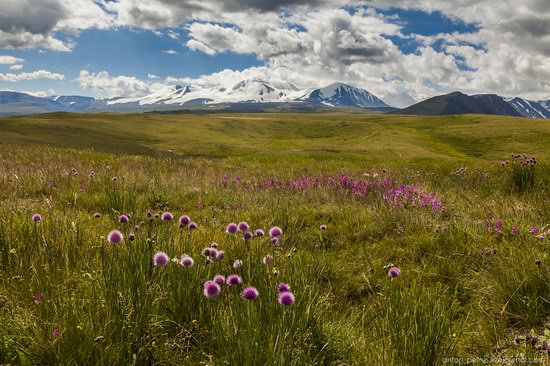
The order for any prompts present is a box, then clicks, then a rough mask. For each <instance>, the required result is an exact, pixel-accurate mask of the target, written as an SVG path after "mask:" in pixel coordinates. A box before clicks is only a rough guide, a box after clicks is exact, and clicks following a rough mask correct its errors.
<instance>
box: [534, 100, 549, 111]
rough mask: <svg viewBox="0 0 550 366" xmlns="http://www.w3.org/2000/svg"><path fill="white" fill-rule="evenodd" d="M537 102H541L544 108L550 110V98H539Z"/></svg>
mask: <svg viewBox="0 0 550 366" xmlns="http://www.w3.org/2000/svg"><path fill="white" fill-rule="evenodd" d="M537 103H538V104H540V105H541V106H542V107H543V108H544V109H546V110H548V111H550V99H547V100H537Z"/></svg>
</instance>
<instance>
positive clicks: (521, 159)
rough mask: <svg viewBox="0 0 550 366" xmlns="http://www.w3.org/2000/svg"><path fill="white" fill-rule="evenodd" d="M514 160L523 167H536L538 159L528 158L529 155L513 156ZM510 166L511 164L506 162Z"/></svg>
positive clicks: (534, 157)
mask: <svg viewBox="0 0 550 366" xmlns="http://www.w3.org/2000/svg"><path fill="white" fill-rule="evenodd" d="M512 159H514V160H516V161H519V162H520V164H521V165H536V164H537V157H536V156H532V157H530V158H529V157H528V156H527V154H512ZM506 163H507V164H504V165H508V163H509V162H506Z"/></svg>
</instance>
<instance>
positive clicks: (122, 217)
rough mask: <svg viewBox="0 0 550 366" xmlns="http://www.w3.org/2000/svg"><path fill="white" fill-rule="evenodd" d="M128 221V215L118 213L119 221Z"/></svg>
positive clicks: (123, 222) (122, 222)
mask: <svg viewBox="0 0 550 366" xmlns="http://www.w3.org/2000/svg"><path fill="white" fill-rule="evenodd" d="M128 221H130V218H129V217H128V215H120V216H119V217H118V222H120V223H121V224H125V223H127V222H128Z"/></svg>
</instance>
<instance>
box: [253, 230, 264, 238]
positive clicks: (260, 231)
mask: <svg viewBox="0 0 550 366" xmlns="http://www.w3.org/2000/svg"><path fill="white" fill-rule="evenodd" d="M254 235H256V236H257V237H258V238H263V237H264V235H265V233H264V231H263V230H262V229H257V230H256V231H255V232H254Z"/></svg>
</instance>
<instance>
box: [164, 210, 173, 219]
mask: <svg viewBox="0 0 550 366" xmlns="http://www.w3.org/2000/svg"><path fill="white" fill-rule="evenodd" d="M173 219H174V215H172V214H171V213H170V212H168V211H166V212H165V213H163V214H162V220H163V221H172V220H173Z"/></svg>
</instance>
